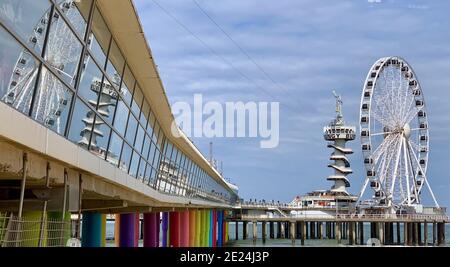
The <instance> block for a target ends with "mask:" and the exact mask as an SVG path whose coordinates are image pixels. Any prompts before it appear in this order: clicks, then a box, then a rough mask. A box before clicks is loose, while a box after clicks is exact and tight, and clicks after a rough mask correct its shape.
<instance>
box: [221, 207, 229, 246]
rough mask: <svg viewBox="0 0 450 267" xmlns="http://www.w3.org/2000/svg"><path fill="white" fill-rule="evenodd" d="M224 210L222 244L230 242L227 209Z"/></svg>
mask: <svg viewBox="0 0 450 267" xmlns="http://www.w3.org/2000/svg"><path fill="white" fill-rule="evenodd" d="M222 212H223V215H222V220H223V222H222V223H223V232H222V233H223V238H222V240H223V244H222V245H225V244H226V243H227V242H228V222H227V221H226V220H225V219H226V217H227V211H226V210H224V211H222Z"/></svg>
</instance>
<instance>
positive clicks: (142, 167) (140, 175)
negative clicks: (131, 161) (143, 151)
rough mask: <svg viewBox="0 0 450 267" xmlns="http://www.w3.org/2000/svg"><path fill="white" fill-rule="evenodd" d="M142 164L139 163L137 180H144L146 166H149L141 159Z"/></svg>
mask: <svg viewBox="0 0 450 267" xmlns="http://www.w3.org/2000/svg"><path fill="white" fill-rule="evenodd" d="M140 159H141V160H140V163H139V169H138V173H137V178H138V179H142V180H143V179H144V175H145V166H146V165H147V163H146V162H145V161H144V159H143V158H140Z"/></svg>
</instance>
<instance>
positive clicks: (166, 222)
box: [161, 212, 169, 247]
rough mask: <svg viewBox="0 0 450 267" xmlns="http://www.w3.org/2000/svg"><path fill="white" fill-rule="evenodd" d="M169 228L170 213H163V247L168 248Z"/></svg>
mask: <svg viewBox="0 0 450 267" xmlns="http://www.w3.org/2000/svg"><path fill="white" fill-rule="evenodd" d="M168 228H169V213H168V212H163V213H162V244H161V245H162V247H167V230H168Z"/></svg>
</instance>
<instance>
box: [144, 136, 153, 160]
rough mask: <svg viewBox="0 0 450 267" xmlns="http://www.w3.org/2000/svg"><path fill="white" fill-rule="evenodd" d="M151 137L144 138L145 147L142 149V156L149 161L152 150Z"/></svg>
mask: <svg viewBox="0 0 450 267" xmlns="http://www.w3.org/2000/svg"><path fill="white" fill-rule="evenodd" d="M150 145H151V141H150V137H149V136H148V135H145V137H144V146H143V148H142V156H143V157H144V158H145V159H147V158H148V151H149V150H150Z"/></svg>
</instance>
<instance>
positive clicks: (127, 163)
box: [119, 143, 132, 172]
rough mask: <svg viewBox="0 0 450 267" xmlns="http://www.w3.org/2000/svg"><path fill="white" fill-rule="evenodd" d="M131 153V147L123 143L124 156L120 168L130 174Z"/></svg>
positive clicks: (121, 158)
mask: <svg viewBox="0 0 450 267" xmlns="http://www.w3.org/2000/svg"><path fill="white" fill-rule="evenodd" d="M131 153H132V150H131V147H130V146H129V145H127V144H126V143H123V148H122V155H121V157H120V161H121V162H120V166H119V168H120V169H122V170H123V171H125V172H128V167H129V166H130V160H131Z"/></svg>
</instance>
